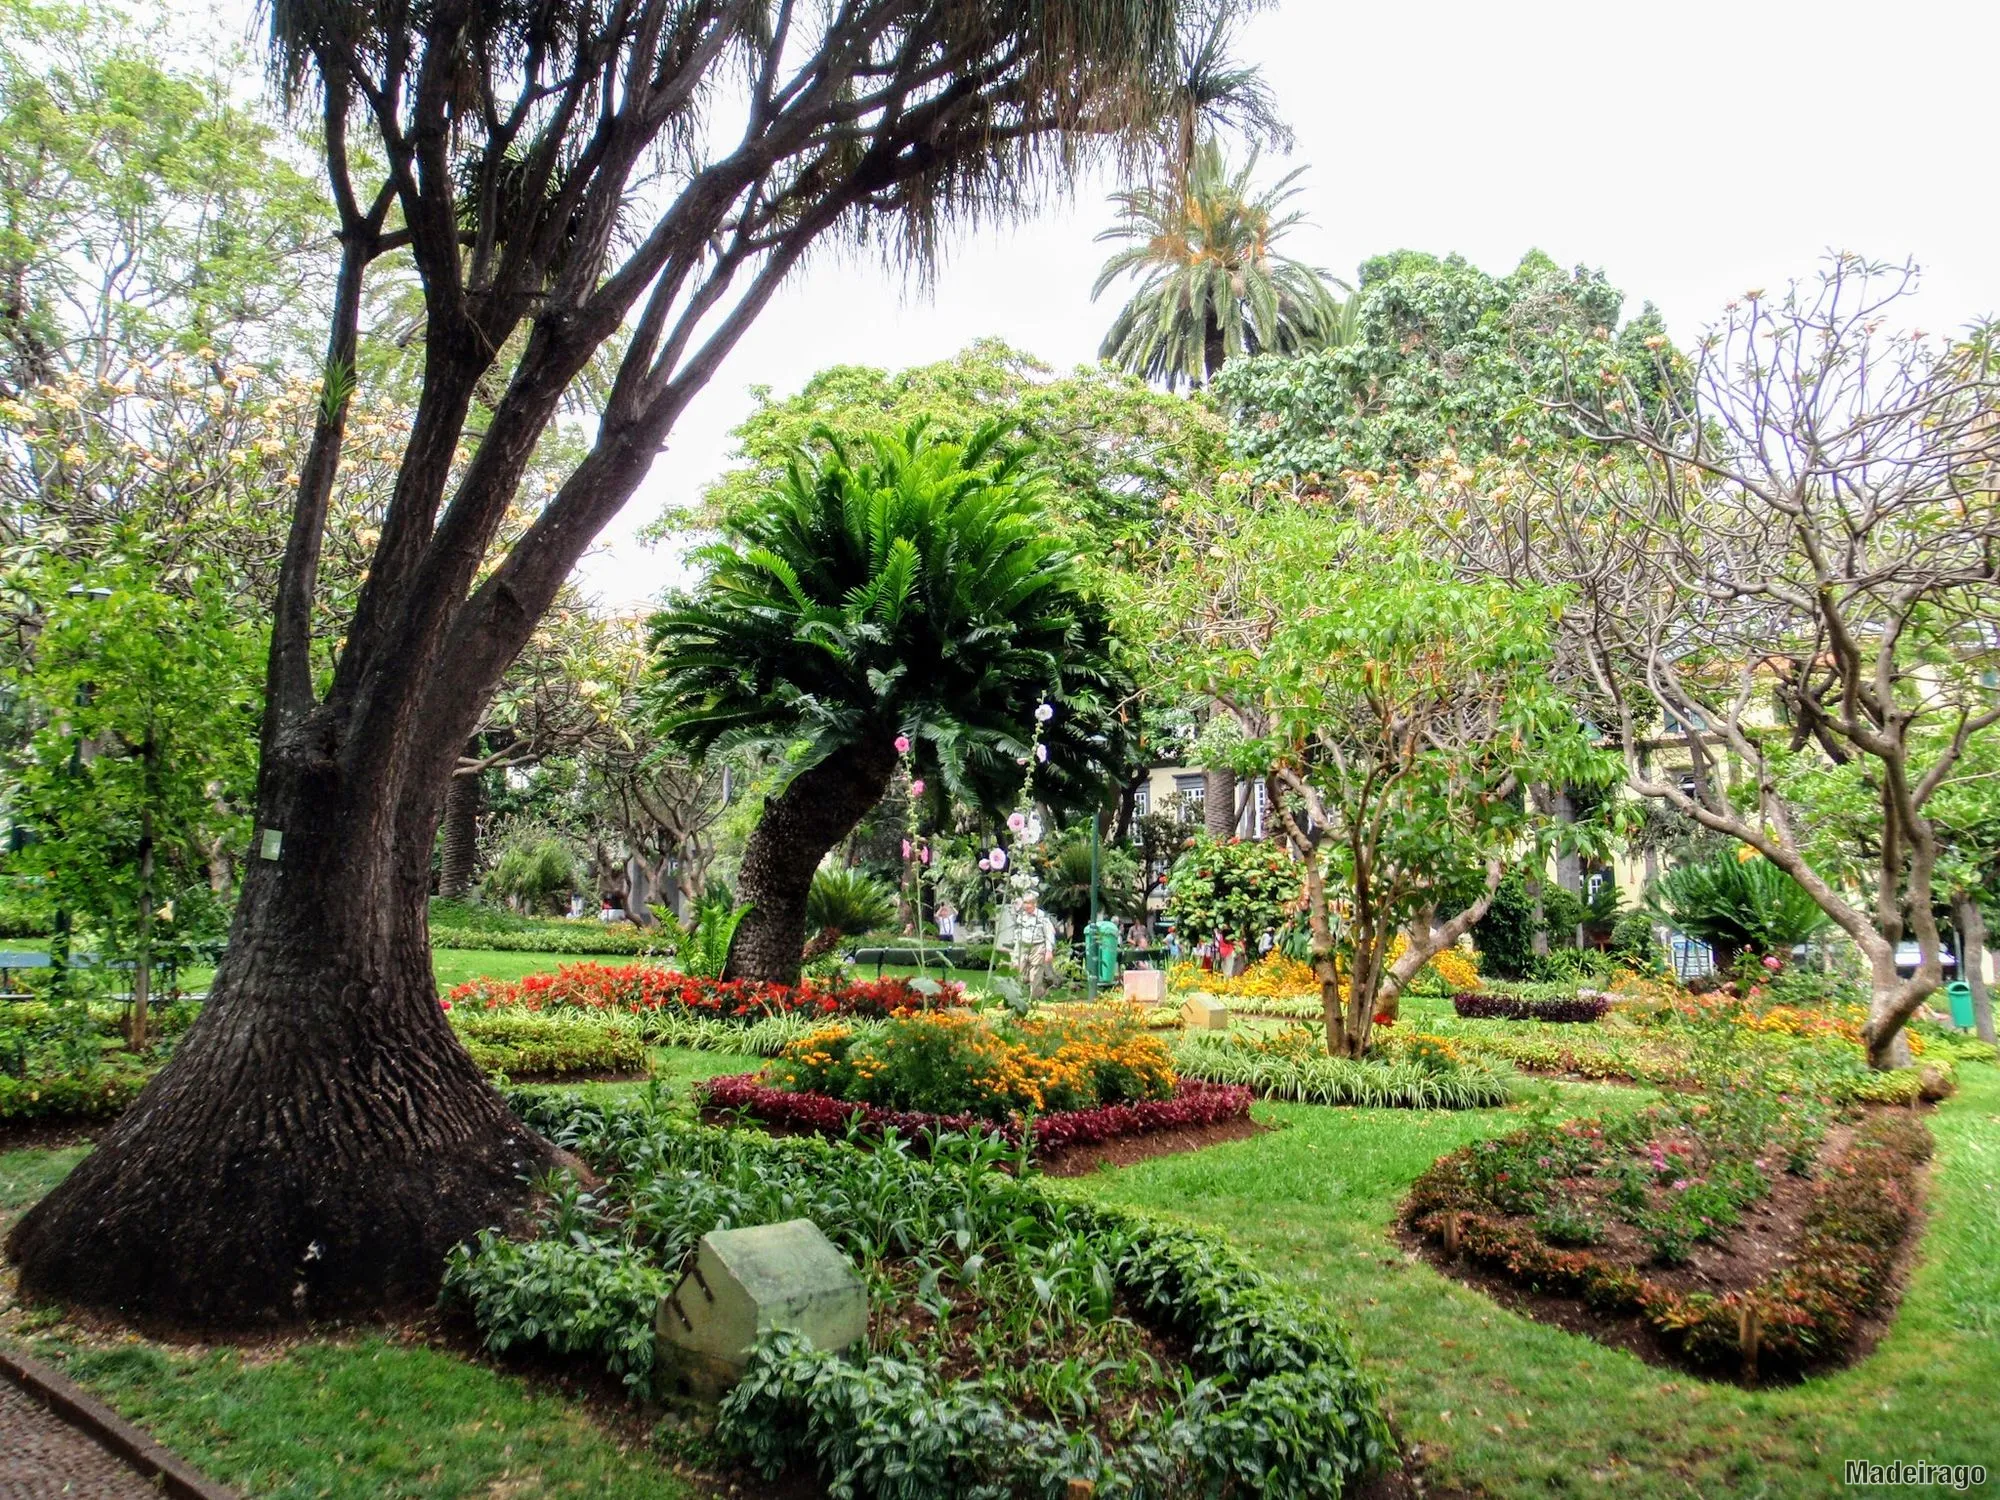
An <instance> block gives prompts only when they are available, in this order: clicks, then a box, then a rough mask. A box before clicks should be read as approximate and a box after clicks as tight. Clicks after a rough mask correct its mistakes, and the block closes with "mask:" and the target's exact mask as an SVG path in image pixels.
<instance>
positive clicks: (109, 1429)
mask: <svg viewBox="0 0 2000 1500" xmlns="http://www.w3.org/2000/svg"><path fill="white" fill-rule="evenodd" d="M0 1375H4V1376H5V1377H6V1378H7V1379H8V1380H11V1381H12V1382H13V1383H14V1384H15V1385H17V1386H19V1387H20V1388H21V1389H22V1390H23V1391H25V1392H27V1393H28V1395H30V1396H32V1397H34V1399H35V1400H37V1401H39V1402H41V1403H42V1405H44V1406H46V1407H47V1408H48V1409H49V1410H50V1411H52V1412H54V1413H55V1414H56V1415H57V1416H59V1417H61V1418H62V1419H63V1420H64V1421H65V1422H67V1423H69V1424H70V1426H72V1427H75V1428H77V1429H79V1430H80V1431H82V1432H84V1433H86V1434H87V1435H89V1436H90V1437H92V1438H94V1439H95V1440H96V1441H97V1443H98V1445H99V1446H100V1447H102V1448H104V1449H105V1450H107V1451H108V1452H110V1453H113V1454H115V1455H116V1456H117V1457H119V1458H121V1459H123V1460H124V1461H125V1462H126V1463H127V1464H129V1465H131V1467H133V1468H134V1469H136V1470H138V1471H139V1473H140V1475H141V1476H142V1477H144V1478H146V1479H150V1480H152V1481H154V1482H155V1483H156V1484H158V1485H159V1486H160V1488H161V1490H162V1492H163V1493H165V1494H169V1495H173V1496H176V1497H178V1500H242V1497H241V1496H240V1495H238V1494H237V1492H236V1491H235V1490H232V1489H230V1488H229V1487H228V1486H227V1485H221V1484H217V1483H216V1482H215V1481H214V1480H212V1479H209V1478H207V1477H206V1476H204V1475H203V1474H201V1473H199V1472H197V1471H196V1470H195V1469H193V1468H191V1467H190V1466H189V1465H188V1464H187V1462H186V1461H185V1460H183V1459H181V1458H179V1457H178V1456H176V1455H175V1454H173V1453H170V1452H168V1451H167V1450H166V1449H165V1448H163V1447H161V1446H160V1445H159V1444H158V1443H157V1442H155V1441H154V1440H153V1439H152V1438H151V1437H149V1436H147V1435H146V1434H145V1433H144V1432H141V1431H140V1430H139V1429H138V1428H137V1427H134V1426H133V1425H132V1424H131V1423H130V1422H128V1421H126V1420H125V1419H124V1418H123V1417H121V1416H119V1415H118V1413H117V1412H115V1411H113V1410H112V1409H111V1408H110V1407H108V1406H106V1405H105V1404H104V1403H103V1402H102V1401H99V1400H98V1399H97V1398H96V1397H95V1396H92V1395H90V1394H89V1393H88V1392H86V1391H84V1390H83V1389H82V1388H81V1387H79V1386H78V1385H77V1384H76V1383H75V1382H74V1381H72V1380H70V1379H69V1377H68V1376H66V1375H63V1374H62V1373H61V1372H59V1371H57V1370H55V1369H52V1368H51V1367H49V1366H48V1365H45V1364H43V1363H42V1362H41V1361H40V1360H38V1359H30V1358H29V1357H28V1356H27V1355H25V1354H21V1353H18V1352H16V1351H15V1350H12V1349H8V1348H5V1347H0Z"/></svg>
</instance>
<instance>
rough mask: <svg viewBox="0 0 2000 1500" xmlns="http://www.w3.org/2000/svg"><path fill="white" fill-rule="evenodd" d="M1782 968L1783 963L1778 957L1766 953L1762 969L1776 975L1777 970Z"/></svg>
mask: <svg viewBox="0 0 2000 1500" xmlns="http://www.w3.org/2000/svg"><path fill="white" fill-rule="evenodd" d="M1784 966H1785V961H1784V960H1783V959H1782V958H1780V957H1778V955H1777V954H1775V953H1767V954H1765V955H1764V967H1765V968H1767V969H1769V970H1770V971H1771V972H1772V973H1773V974H1775V973H1777V972H1778V970H1780V969H1782V968H1784Z"/></svg>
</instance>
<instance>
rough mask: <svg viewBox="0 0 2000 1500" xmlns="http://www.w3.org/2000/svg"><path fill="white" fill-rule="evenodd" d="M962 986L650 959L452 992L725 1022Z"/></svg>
mask: <svg viewBox="0 0 2000 1500" xmlns="http://www.w3.org/2000/svg"><path fill="white" fill-rule="evenodd" d="M961 994H962V988H961V986H959V985H956V984H942V985H939V986H938V987H937V989H936V991H935V992H931V993H927V992H925V991H923V990H919V989H918V988H916V986H915V984H914V983H913V982H912V981H910V980H908V979H901V978H895V979H873V980H858V981H854V982H847V981H836V982H834V983H823V982H821V981H818V980H807V981H805V982H804V983H801V984H796V985H783V984H763V983H760V982H758V981H756V980H749V979H729V980H723V979H703V978H697V977H695V976H693V975H689V974H678V973H675V972H674V971H673V970H672V969H662V968H659V967H657V966H655V965H652V964H623V965H613V964H567V965H565V966H564V967H562V968H560V969H558V970H557V971H556V972H555V973H553V974H530V975H528V976H527V977H526V978H523V979H474V980H471V981H469V982H468V983H465V984H461V985H459V986H457V987H456V988H455V989H453V990H452V991H451V993H450V994H449V995H448V996H447V997H446V999H447V1000H448V1002H449V1005H450V1007H451V1008H452V1009H458V1008H466V1009H471V1010H508V1009H521V1010H529V1011H538V1010H557V1009H575V1010H623V1011H630V1012H632V1013H633V1014H635V1015H647V1014H650V1013H660V1012H665V1013H673V1014H683V1015H691V1016H711V1017H717V1018H720V1019H724V1020H737V1019H749V1020H757V1019H761V1018H762V1017H765V1016H784V1015H806V1016H871V1017H875V1016H890V1015H896V1014H899V1013H901V1012H904V1011H916V1010H923V1009H926V1008H928V1007H930V1006H939V1005H955V1004H957V1003H958V1001H959V999H960V996H961Z"/></svg>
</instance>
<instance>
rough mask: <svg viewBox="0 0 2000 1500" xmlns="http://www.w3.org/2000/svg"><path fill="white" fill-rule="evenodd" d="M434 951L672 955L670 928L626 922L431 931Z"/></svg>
mask: <svg viewBox="0 0 2000 1500" xmlns="http://www.w3.org/2000/svg"><path fill="white" fill-rule="evenodd" d="M431 946H432V947H433V948H472V949H484V950H490V951H492V952H496V953H564V954H581V955H594V956H617V957H621V958H644V957H652V956H657V955H663V954H669V953H672V952H673V949H674V934H673V932H672V930H671V929H667V928H652V929H642V928H638V927H628V926H626V925H624V924H623V923H618V924H607V923H603V922H564V923H561V924H556V923H550V924H548V925H546V926H540V927H529V928H525V929H523V930H520V931H515V932H508V931H502V930H492V929H484V928H464V927H438V926H433V927H432V928H431Z"/></svg>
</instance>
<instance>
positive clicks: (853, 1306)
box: [654, 1219, 868, 1400]
mask: <svg viewBox="0 0 2000 1500" xmlns="http://www.w3.org/2000/svg"><path fill="white" fill-rule="evenodd" d="M772 1328H789V1329H791V1330H792V1331H794V1332H796V1333H800V1334H803V1335H805V1337H806V1338H808V1339H810V1340H811V1341H812V1343H813V1345H814V1347H815V1348H819V1349H828V1350H832V1349H844V1348H847V1347H848V1346H849V1345H851V1344H855V1343H859V1342H860V1341H862V1340H863V1339H865V1338H867V1336H868V1288H867V1286H866V1284H865V1283H863V1281H862V1280H861V1276H860V1274H859V1273H858V1272H857V1271H856V1270H855V1268H854V1265H853V1263H852V1262H851V1261H849V1260H848V1258H847V1257H846V1256H845V1255H843V1254H841V1253H840V1251H839V1249H837V1248H836V1247H835V1245H834V1243H833V1242H832V1241H831V1240H829V1239H828V1238H827V1237H826V1236H825V1235H824V1234H822V1233H821V1232H820V1228H819V1226H818V1225H817V1224H815V1223H813V1221H812V1220H810V1219H788V1220H786V1221H785V1222H784V1223H782V1224H758V1225H754V1226H752V1227H751V1228H748V1229H717V1230H712V1231H711V1232H709V1233H708V1234H705V1235H703V1236H702V1237H701V1243H700V1244H699V1245H698V1246H697V1247H696V1249H695V1257H694V1263H693V1264H692V1265H690V1266H689V1267H688V1269H687V1272H686V1273H685V1274H684V1275H683V1276H682V1277H681V1279H680V1283H679V1285H677V1286H676V1287H675V1288H674V1289H673V1291H671V1292H670V1293H668V1294H667V1296H666V1298H665V1299H664V1300H663V1301H662V1302H661V1303H660V1310H659V1314H658V1317H657V1319H656V1320H655V1323H654V1332H655V1334H656V1336H657V1338H658V1340H659V1359H660V1364H661V1367H662V1368H663V1369H664V1370H666V1371H667V1372H669V1374H670V1375H671V1376H672V1377H673V1378H674V1379H675V1380H676V1381H677V1382H678V1384H679V1385H680V1386H681V1388H682V1389H683V1390H685V1391H687V1392H688V1393H689V1394H691V1395H695V1396H698V1397H701V1398H704V1399H707V1400H714V1399H715V1398H716V1397H718V1396H720V1395H721V1394H722V1392H723V1391H724V1390H726V1389H727V1388H728V1387H730V1386H732V1385H734V1384H735V1383H736V1382H737V1380H738V1379H740V1378H741V1377H742V1374H743V1368H744V1366H745V1365H746V1364H747V1363H749V1359H750V1350H751V1348H752V1346H753V1345H755V1343H756V1342H757V1339H758V1337H759V1335H761V1334H763V1333H764V1332H766V1331H767V1330H769V1329H772Z"/></svg>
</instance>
